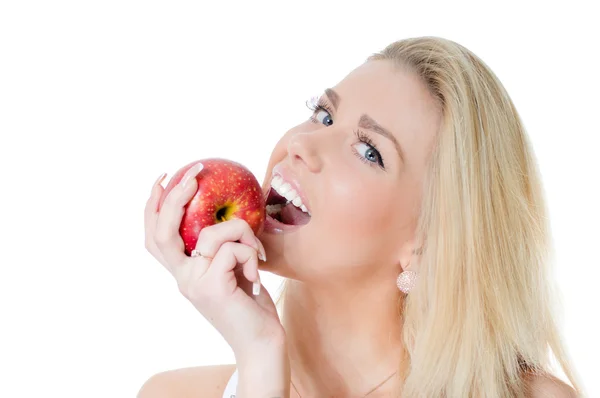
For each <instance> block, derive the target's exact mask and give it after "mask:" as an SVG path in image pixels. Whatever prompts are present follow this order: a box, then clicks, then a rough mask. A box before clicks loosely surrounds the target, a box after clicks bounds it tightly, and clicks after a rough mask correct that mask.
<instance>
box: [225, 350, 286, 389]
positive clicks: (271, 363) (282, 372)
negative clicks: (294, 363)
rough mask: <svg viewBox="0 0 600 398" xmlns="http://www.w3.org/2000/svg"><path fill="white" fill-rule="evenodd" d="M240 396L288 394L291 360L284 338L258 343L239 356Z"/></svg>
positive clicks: (237, 359)
mask: <svg viewBox="0 0 600 398" xmlns="http://www.w3.org/2000/svg"><path fill="white" fill-rule="evenodd" d="M236 364H237V369H238V387H237V394H236V397H237V398H288V397H289V396H290V387H289V386H290V361H289V356H288V350H287V346H286V344H285V341H282V342H280V343H277V344H274V343H271V344H269V345H266V346H264V345H258V346H255V347H253V349H252V350H250V351H248V352H246V353H244V355H243V356H240V357H239V358H238V357H236Z"/></svg>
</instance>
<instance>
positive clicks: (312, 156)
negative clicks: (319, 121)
mask: <svg viewBox="0 0 600 398" xmlns="http://www.w3.org/2000/svg"><path fill="white" fill-rule="evenodd" d="M311 134H313V133H297V134H295V135H294V136H293V137H291V138H290V140H289V142H288V155H289V156H290V161H291V163H292V165H294V166H301V167H306V168H307V169H308V170H309V171H310V172H312V173H318V172H319V171H320V170H321V167H322V162H321V158H320V157H319V154H318V153H317V151H316V150H315V143H314V141H313V140H312V137H311Z"/></svg>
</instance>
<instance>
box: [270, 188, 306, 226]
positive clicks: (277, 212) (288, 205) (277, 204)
mask: <svg viewBox="0 0 600 398" xmlns="http://www.w3.org/2000/svg"><path fill="white" fill-rule="evenodd" d="M266 205H267V209H266V210H267V217H269V218H271V219H272V220H274V221H275V222H277V223H280V224H283V225H289V226H300V225H306V224H308V223H309V221H310V215H309V214H308V213H307V212H305V211H302V209H300V208H299V207H297V206H295V205H294V203H293V201H290V200H288V199H286V198H285V197H284V196H282V195H280V194H279V193H277V191H276V190H275V189H274V188H273V187H271V189H270V190H269V194H268V196H267V200H266Z"/></svg>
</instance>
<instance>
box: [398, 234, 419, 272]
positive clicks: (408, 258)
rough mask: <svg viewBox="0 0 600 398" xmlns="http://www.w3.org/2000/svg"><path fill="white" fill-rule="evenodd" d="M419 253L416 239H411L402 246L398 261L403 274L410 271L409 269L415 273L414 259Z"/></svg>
mask: <svg viewBox="0 0 600 398" xmlns="http://www.w3.org/2000/svg"><path fill="white" fill-rule="evenodd" d="M417 251H418V248H417V245H416V239H409V240H407V241H406V242H405V243H404V244H403V245H402V247H401V248H400V252H399V254H398V261H399V262H400V267H401V268H402V270H401V272H403V271H408V270H409V269H410V270H412V271H414V269H413V268H411V266H412V264H413V261H412V260H413V257H414V255H415V253H417Z"/></svg>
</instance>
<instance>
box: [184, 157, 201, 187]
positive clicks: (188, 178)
mask: <svg viewBox="0 0 600 398" xmlns="http://www.w3.org/2000/svg"><path fill="white" fill-rule="evenodd" d="M203 168H204V165H203V164H202V163H196V164H195V165H194V166H192V167H191V168H190V169H189V170H188V171H187V172H186V173H185V177H183V180H182V181H181V184H182V185H183V188H184V189H185V188H187V185H188V183H189V182H190V181H191V180H192V178H195V177H196V176H197V175H198V173H200V172H201V171H202V169H203Z"/></svg>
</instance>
